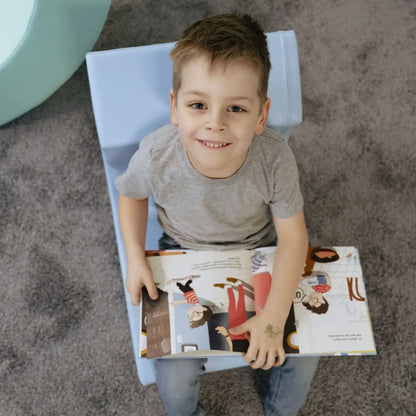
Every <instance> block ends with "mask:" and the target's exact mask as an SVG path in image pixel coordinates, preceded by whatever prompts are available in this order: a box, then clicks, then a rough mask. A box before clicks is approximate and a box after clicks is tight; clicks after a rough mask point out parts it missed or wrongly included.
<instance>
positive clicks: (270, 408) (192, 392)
mask: <svg viewBox="0 0 416 416" xmlns="http://www.w3.org/2000/svg"><path fill="white" fill-rule="evenodd" d="M210 359H211V360H215V357H214V358H210ZM206 361H207V360H206V359H205V358H175V359H159V360H155V370H156V382H157V385H158V388H159V393H160V396H161V398H162V401H163V404H164V406H165V409H166V411H167V412H168V415H169V416H199V415H204V414H205V412H204V409H203V407H202V404H201V403H200V402H199V387H200V376H201V375H202V374H203V373H204V372H205V367H204V365H205V363H206ZM318 361H319V357H290V358H286V361H285V362H284V364H283V365H282V366H281V367H274V368H273V369H272V371H271V375H270V379H269V391H268V393H267V395H266V398H265V400H264V410H265V415H266V416H295V415H296V414H297V412H298V411H299V409H300V408H301V407H302V405H303V403H304V402H305V400H306V396H307V394H308V391H309V387H310V385H311V382H312V378H313V375H314V373H315V370H316V367H317V365H318ZM255 371H262V370H255Z"/></svg>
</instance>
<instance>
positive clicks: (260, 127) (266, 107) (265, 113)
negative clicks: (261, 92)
mask: <svg viewBox="0 0 416 416" xmlns="http://www.w3.org/2000/svg"><path fill="white" fill-rule="evenodd" d="M270 103H271V100H270V98H267V99H266V101H265V102H264V104H263V108H262V109H261V112H260V116H259V121H258V122H257V126H256V130H255V133H256V134H261V133H263V131H264V128H265V127H266V123H267V119H268V117H269V111H270Z"/></svg>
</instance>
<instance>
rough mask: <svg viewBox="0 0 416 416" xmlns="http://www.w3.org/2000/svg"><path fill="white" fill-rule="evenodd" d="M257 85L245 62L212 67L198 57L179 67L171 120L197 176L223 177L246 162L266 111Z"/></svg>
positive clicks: (266, 106) (232, 172) (267, 110)
mask: <svg viewBox="0 0 416 416" xmlns="http://www.w3.org/2000/svg"><path fill="white" fill-rule="evenodd" d="M258 83H259V75H258V73H257V72H256V70H255V69H254V68H252V66H250V65H248V64H247V63H245V62H244V61H234V62H231V63H229V64H228V65H226V66H225V65H224V64H222V63H216V64H215V65H214V66H213V67H210V64H209V61H208V59H207V58H206V57H205V56H201V57H200V58H198V59H196V60H191V61H190V62H188V63H187V64H186V65H184V67H183V68H182V71H181V87H180V88H179V91H178V93H177V96H174V95H173V92H172V91H171V93H170V99H171V119H172V124H173V125H175V126H178V128H179V134H180V139H181V142H182V144H183V145H184V147H185V149H186V151H187V154H188V158H189V161H190V162H191V164H192V166H193V167H194V168H195V169H196V170H197V171H199V172H200V173H201V174H203V175H205V176H207V177H209V178H227V177H229V176H231V175H233V174H234V173H235V172H236V171H237V170H238V169H239V168H240V167H241V165H242V164H243V163H244V161H245V158H246V156H247V152H248V149H249V147H250V145H251V142H252V141H253V136H254V134H260V133H261V132H263V130H264V127H265V125H266V121H267V116H268V113H269V108H270V100H267V101H266V102H265V103H264V104H262V103H261V101H260V97H259V95H258Z"/></svg>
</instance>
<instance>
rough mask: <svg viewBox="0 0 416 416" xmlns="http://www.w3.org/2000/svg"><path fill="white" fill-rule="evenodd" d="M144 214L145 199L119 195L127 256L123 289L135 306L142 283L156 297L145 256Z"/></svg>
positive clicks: (121, 224) (119, 210)
mask: <svg viewBox="0 0 416 416" xmlns="http://www.w3.org/2000/svg"><path fill="white" fill-rule="evenodd" d="M147 213H148V200H147V199H140V200H139V199H131V198H128V197H126V196H123V195H120V196H119V199H118V216H119V222H120V228H121V235H122V237H123V242H124V248H125V250H126V258H127V275H126V288H127V291H128V292H129V294H130V301H131V303H132V304H133V305H138V303H139V300H140V293H141V290H142V288H143V286H146V289H147V291H148V293H149V296H150V297H151V298H152V299H157V297H158V293H157V289H156V285H155V283H154V281H153V276H152V271H151V269H150V267H149V265H148V264H147V261H146V257H145V243H146V226H147Z"/></svg>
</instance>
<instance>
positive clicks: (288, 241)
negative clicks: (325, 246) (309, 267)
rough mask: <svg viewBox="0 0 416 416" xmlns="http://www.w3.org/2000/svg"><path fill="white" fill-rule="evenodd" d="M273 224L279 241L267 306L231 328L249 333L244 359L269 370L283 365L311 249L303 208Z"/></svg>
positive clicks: (257, 366) (239, 332) (254, 366)
mask: <svg viewBox="0 0 416 416" xmlns="http://www.w3.org/2000/svg"><path fill="white" fill-rule="evenodd" d="M274 223H275V227H276V232H277V236H278V244H277V248H276V254H275V258H274V266H273V277H272V285H271V288H270V293H269V296H268V298H267V302H266V305H265V307H264V309H263V311H262V312H261V313H260V314H259V315H256V316H254V317H253V318H251V319H249V320H248V321H246V322H245V323H244V324H242V325H240V326H239V327H236V328H233V330H231V329H230V331H231V332H233V333H235V334H241V333H244V332H245V333H247V335H248V338H249V341H250V346H249V349H248V351H247V353H246V355H245V356H244V359H245V360H246V361H248V362H250V363H251V366H252V367H253V368H263V369H269V368H271V367H272V366H280V365H282V364H283V362H284V360H285V352H284V349H283V332H284V327H285V324H286V320H287V317H288V315H289V311H290V307H291V305H292V301H293V297H294V296H295V293H296V288H297V286H298V284H299V281H300V278H301V276H302V272H303V269H304V266H305V259H306V255H307V249H308V235H307V231H306V226H305V219H304V216H303V211H301V212H300V213H298V214H296V215H294V216H293V217H290V218H274ZM276 357H278V360H277V361H276Z"/></svg>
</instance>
